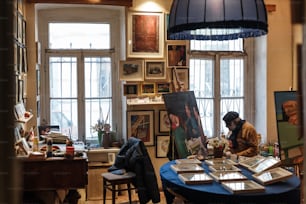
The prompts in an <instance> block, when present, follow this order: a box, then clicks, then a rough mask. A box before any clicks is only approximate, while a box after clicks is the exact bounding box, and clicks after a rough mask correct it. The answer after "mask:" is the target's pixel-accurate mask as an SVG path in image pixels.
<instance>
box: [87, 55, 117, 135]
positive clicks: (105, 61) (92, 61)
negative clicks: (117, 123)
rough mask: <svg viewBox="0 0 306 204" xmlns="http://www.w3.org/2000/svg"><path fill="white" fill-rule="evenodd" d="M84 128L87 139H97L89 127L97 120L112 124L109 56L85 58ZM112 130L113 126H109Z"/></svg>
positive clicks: (95, 133)
mask: <svg viewBox="0 0 306 204" xmlns="http://www.w3.org/2000/svg"><path fill="white" fill-rule="evenodd" d="M84 61H85V63H84V66H85V110H86V112H85V113H86V115H85V120H86V121H85V125H86V126H85V129H86V137H87V139H97V136H98V135H97V132H94V131H93V129H91V127H92V126H94V125H95V124H96V123H97V122H98V120H100V121H104V122H105V123H109V124H110V125H111V126H112V118H111V116H112V111H111V107H112V106H111V101H112V92H111V90H112V86H111V84H112V80H111V59H110V58H109V57H92V58H89V57H87V58H85V60H84ZM111 128H112V130H114V129H113V128H114V127H111Z"/></svg>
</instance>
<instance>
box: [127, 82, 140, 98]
mask: <svg viewBox="0 0 306 204" xmlns="http://www.w3.org/2000/svg"><path fill="white" fill-rule="evenodd" d="M138 87H139V85H138V84H123V95H124V96H138Z"/></svg>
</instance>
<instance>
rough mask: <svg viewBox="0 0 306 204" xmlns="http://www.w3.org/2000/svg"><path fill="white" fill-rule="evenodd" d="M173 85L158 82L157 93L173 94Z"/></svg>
mask: <svg viewBox="0 0 306 204" xmlns="http://www.w3.org/2000/svg"><path fill="white" fill-rule="evenodd" d="M170 87H171V83H163V82H160V83H159V82H157V83H156V93H158V94H165V93H170V92H171V88H170Z"/></svg>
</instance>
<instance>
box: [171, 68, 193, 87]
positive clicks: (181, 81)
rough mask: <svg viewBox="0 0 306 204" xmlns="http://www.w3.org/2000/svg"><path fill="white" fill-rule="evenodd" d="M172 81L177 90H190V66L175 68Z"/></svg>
mask: <svg viewBox="0 0 306 204" xmlns="http://www.w3.org/2000/svg"><path fill="white" fill-rule="evenodd" d="M172 81H173V86H174V89H175V90H177V91H178V90H180V87H181V88H182V89H183V91H187V90H189V69H188V68H173V69H172Z"/></svg>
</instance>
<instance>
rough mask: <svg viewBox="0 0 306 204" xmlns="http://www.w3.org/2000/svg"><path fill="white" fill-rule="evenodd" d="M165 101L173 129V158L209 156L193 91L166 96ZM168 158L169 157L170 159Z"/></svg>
mask: <svg viewBox="0 0 306 204" xmlns="http://www.w3.org/2000/svg"><path fill="white" fill-rule="evenodd" d="M163 97H164V101H165V106H166V110H167V113H168V117H169V120H170V129H171V141H170V143H171V145H172V144H174V145H173V146H174V150H172V151H170V152H173V155H169V156H170V157H172V158H186V157H187V156H189V155H197V156H198V157H199V158H205V157H206V155H207V149H206V146H205V144H206V141H207V138H206V136H205V135H204V132H203V128H202V124H201V118H200V117H199V111H198V107H197V103H196V99H195V95H194V92H193V91H185V92H175V93H169V94H164V95H163ZM169 156H168V157H169Z"/></svg>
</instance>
